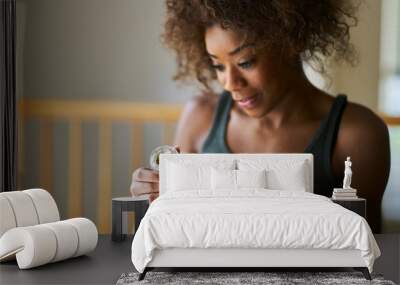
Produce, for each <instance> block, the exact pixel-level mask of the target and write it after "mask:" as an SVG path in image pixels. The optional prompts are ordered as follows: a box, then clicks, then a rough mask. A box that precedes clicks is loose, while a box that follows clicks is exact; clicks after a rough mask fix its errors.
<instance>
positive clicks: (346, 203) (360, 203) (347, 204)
mask: <svg viewBox="0 0 400 285" xmlns="http://www.w3.org/2000/svg"><path fill="white" fill-rule="evenodd" d="M331 200H332V202H334V203H336V204H339V205H340V206H342V207H344V208H346V209H349V210H350V211H353V212H354V213H357V214H359V215H360V216H361V217H363V218H364V219H366V218H367V200H365V199H364V198H355V199H351V200H350V199H346V200H345V199H332V198H331Z"/></svg>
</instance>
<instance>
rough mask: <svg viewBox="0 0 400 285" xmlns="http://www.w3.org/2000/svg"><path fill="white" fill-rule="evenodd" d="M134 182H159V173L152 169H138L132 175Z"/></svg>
mask: <svg viewBox="0 0 400 285" xmlns="http://www.w3.org/2000/svg"><path fill="white" fill-rule="evenodd" d="M132 180H133V181H141V182H157V183H158V181H159V175H158V171H155V170H152V169H150V168H145V167H141V168H138V169H136V170H135V171H134V172H133V174H132Z"/></svg>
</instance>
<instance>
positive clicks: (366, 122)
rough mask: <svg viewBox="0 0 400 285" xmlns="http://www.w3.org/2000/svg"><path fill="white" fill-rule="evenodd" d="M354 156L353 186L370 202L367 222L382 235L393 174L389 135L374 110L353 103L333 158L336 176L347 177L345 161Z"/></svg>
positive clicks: (347, 109)
mask: <svg viewBox="0 0 400 285" xmlns="http://www.w3.org/2000/svg"><path fill="white" fill-rule="evenodd" d="M347 156H351V160H352V162H353V164H352V170H353V176H352V183H351V187H353V188H356V189H357V193H358V195H359V196H360V197H362V198H365V199H367V221H368V223H369V225H370V226H371V229H372V231H373V232H374V233H379V232H381V203H382V197H383V193H384V191H385V188H386V184H387V181H388V177H389V171H390V145H389V133H388V129H387V127H386V125H385V123H384V122H383V121H382V120H381V119H380V118H379V117H378V116H377V115H375V114H374V113H373V112H372V111H371V110H369V109H367V108H365V107H363V106H361V105H358V104H354V103H349V105H348V106H347V108H346V109H345V112H344V114H343V118H342V124H341V127H340V130H339V133H338V139H337V145H336V148H335V151H334V155H333V169H334V172H335V175H337V176H339V177H343V170H344V163H343V162H344V161H345V160H346V157H347Z"/></svg>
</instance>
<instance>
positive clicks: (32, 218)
mask: <svg viewBox="0 0 400 285" xmlns="http://www.w3.org/2000/svg"><path fill="white" fill-rule="evenodd" d="M0 196H2V197H4V198H6V199H7V200H8V202H10V205H11V208H12V209H13V213H14V216H15V221H16V224H17V227H26V226H33V225H37V224H38V223H39V220H38V215H37V213H36V209H35V205H34V204H33V201H32V199H31V198H30V196H29V195H28V194H26V193H24V192H22V191H12V192H3V193H0Z"/></svg>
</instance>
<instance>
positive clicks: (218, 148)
mask: <svg viewBox="0 0 400 285" xmlns="http://www.w3.org/2000/svg"><path fill="white" fill-rule="evenodd" d="M231 106H232V97H231V95H230V93H229V92H227V91H225V92H223V93H222V94H221V95H220V98H219V99H218V103H217V107H216V111H215V113H214V119H213V124H212V127H211V130H210V132H209V134H208V137H207V139H206V140H205V142H204V144H203V147H202V150H201V152H203V153H220V152H222V153H230V152H231V151H230V150H229V149H228V148H227V146H226V143H225V134H226V128H227V125H228V120H229V114H230V110H231Z"/></svg>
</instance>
